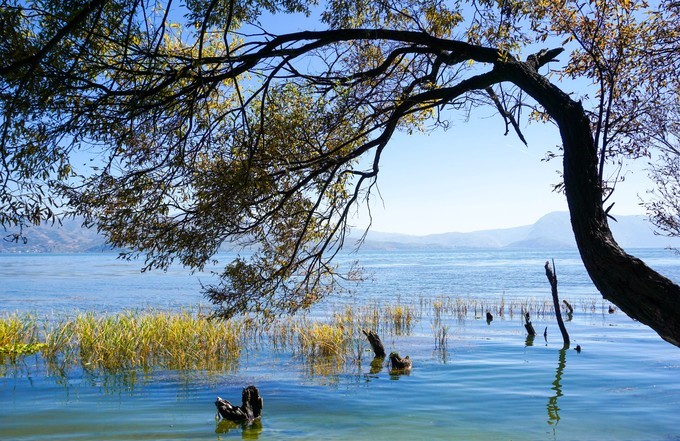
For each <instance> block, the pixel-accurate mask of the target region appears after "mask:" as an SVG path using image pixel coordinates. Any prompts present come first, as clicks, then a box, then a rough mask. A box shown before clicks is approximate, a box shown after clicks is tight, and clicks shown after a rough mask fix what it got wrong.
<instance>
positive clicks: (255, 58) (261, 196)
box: [0, 0, 678, 317]
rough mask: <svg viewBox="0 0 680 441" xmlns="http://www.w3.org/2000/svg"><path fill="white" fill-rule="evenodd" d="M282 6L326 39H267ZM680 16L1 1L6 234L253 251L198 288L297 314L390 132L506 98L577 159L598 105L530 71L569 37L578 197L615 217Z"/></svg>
mask: <svg viewBox="0 0 680 441" xmlns="http://www.w3.org/2000/svg"><path fill="white" fill-rule="evenodd" d="M287 14H291V16H293V17H295V16H299V15H300V14H302V15H309V14H315V16H317V17H319V20H320V21H319V25H320V26H322V27H323V29H322V30H307V31H295V32H288V33H281V34H276V33H274V32H273V31H271V30H268V28H269V27H270V26H274V25H273V23H276V22H277V21H279V20H281V18H279V17H280V16H286V17H287V16H288V15H287ZM677 14H678V5H677V4H676V3H673V2H669V1H666V2H662V3H661V4H660V5H659V7H658V8H652V7H650V6H648V5H647V4H646V3H644V2H635V1H627V0H618V1H604V0H603V1H591V2H585V1H566V2H550V1H539V2H522V1H513V0H502V1H501V0H473V1H471V2H469V3H461V2H454V1H450V2H448V1H440V0H424V1H422V0H379V1H373V0H360V1H353V2H348V1H346V0H330V1H328V2H326V3H324V4H322V5H317V4H316V3H314V2H306V1H303V0H299V1H294V0H283V1H278V0H271V1H269V0H261V1H260V0H240V1H239V0H231V1H218V0H192V1H187V2H186V3H185V4H183V5H176V4H174V3H172V2H167V3H159V2H156V1H153V2H152V1H149V0H134V1H117V0H91V1H89V2H87V1H67V2H61V1H59V2H57V1H48V0H43V1H19V0H12V1H10V0H4V1H3V2H2V6H1V7H0V24H1V25H2V29H3V31H2V33H3V39H1V40H0V56H1V57H2V60H3V61H2V64H1V65H0V94H1V99H0V105H1V106H2V115H3V120H2V134H1V138H0V149H1V150H2V158H3V163H2V167H0V170H1V173H2V174H1V177H2V187H1V188H0V201H1V202H0V206H1V207H2V213H3V214H2V217H1V218H0V224H2V225H3V226H5V227H6V228H8V227H18V228H19V229H21V227H22V226H25V225H28V224H31V223H38V222H41V221H45V220H50V219H53V218H54V217H55V213H56V211H55V210H57V207H59V206H60V204H63V206H64V207H65V209H66V210H67V211H70V212H71V213H75V214H79V215H83V216H84V217H85V219H86V223H87V224H89V225H96V227H97V228H98V229H99V230H100V231H102V232H103V233H104V234H106V236H107V238H108V240H109V241H110V243H111V244H112V245H114V246H117V247H120V248H124V249H128V250H130V251H129V253H128V254H127V255H128V256H134V255H137V254H143V255H144V256H145V259H146V264H145V268H165V267H167V266H168V265H169V264H170V263H171V262H172V261H174V260H178V261H179V262H180V263H182V264H183V265H186V266H189V267H191V268H196V269H202V268H204V267H205V265H206V264H208V263H209V262H211V261H212V260H213V259H214V258H215V255H216V253H217V251H218V250H219V248H220V247H221V246H224V245H236V246H246V245H256V246H257V248H256V251H255V252H254V253H253V255H252V256H251V257H247V258H238V259H237V260H235V261H234V262H231V263H229V264H228V265H226V267H225V269H224V272H223V273H222V279H221V280H222V282H221V283H219V284H218V285H216V286H210V287H207V288H206V294H207V295H208V296H209V298H210V299H211V300H212V301H213V302H214V303H215V304H216V305H217V307H218V309H217V311H216V314H217V315H220V316H225V317H228V316H230V315H232V314H234V313H238V312H257V313H261V314H265V315H267V314H275V313H279V312H294V311H296V310H298V309H300V308H306V307H308V306H310V305H311V304H313V303H314V302H316V301H318V300H319V299H320V298H322V297H323V296H324V295H326V294H327V293H328V292H330V290H332V289H333V288H334V284H335V283H336V282H338V281H339V280H342V277H343V274H339V273H338V271H337V268H336V267H335V266H334V265H333V263H332V258H333V256H334V255H335V254H336V253H337V252H338V251H339V250H340V249H341V248H342V246H343V244H344V239H345V236H346V234H347V232H348V229H349V227H350V222H351V216H352V213H353V210H355V208H356V206H357V204H359V203H361V202H364V201H366V200H367V199H368V198H370V197H371V194H372V193H371V191H372V189H373V188H374V185H375V183H376V179H377V177H378V172H379V165H380V158H381V155H382V153H383V151H384V149H385V148H386V146H387V145H388V142H389V140H390V138H391V137H392V136H393V134H394V133H395V132H397V131H409V132H412V131H430V130H436V129H438V128H445V127H446V126H447V125H448V124H447V121H448V118H450V115H452V114H453V113H455V112H454V111H462V112H469V111H470V110H471V109H472V108H474V107H478V106H492V108H493V109H496V110H497V111H498V113H499V115H500V117H501V118H502V119H503V120H504V121H505V123H506V126H507V128H508V131H509V130H510V129H512V130H514V131H515V132H516V133H517V134H518V135H519V136H520V137H522V133H521V125H520V121H521V118H522V117H523V115H524V116H526V115H531V116H533V117H534V118H538V119H552V120H553V121H555V122H556V123H557V124H558V126H560V130H561V133H562V137H563V141H564V142H565V153H566V149H567V145H568V144H569V145H571V144H574V143H575V141H573V140H571V141H570V139H571V138H574V136H575V135H572V134H570V132H569V127H566V126H567V125H569V124H571V125H572V126H573V125H576V126H578V127H580V126H581V125H582V122H581V121H580V120H578V118H577V119H576V120H572V119H571V118H572V116H573V115H577V116H578V115H579V114H581V113H584V111H583V108H582V107H580V106H579V105H578V103H576V102H575V101H574V100H572V99H570V98H569V97H568V96H567V95H565V94H564V93H562V92H561V91H560V90H559V89H557V88H555V87H554V86H553V85H551V84H550V83H548V82H547V80H546V79H545V78H544V77H543V76H542V75H540V74H539V73H538V71H539V69H542V68H544V66H546V65H547V64H548V63H550V62H555V60H556V58H555V57H556V56H557V55H558V54H560V53H561V52H562V50H563V49H562V48H561V47H556V46H560V45H564V46H565V47H567V48H570V50H571V53H570V54H569V57H568V60H567V61H565V62H563V63H561V64H559V65H557V63H552V64H551V66H552V70H553V74H557V75H558V76H557V78H558V79H559V78H561V79H563V80H564V79H567V78H571V79H574V80H575V81H577V82H578V81H580V82H582V83H581V84H584V85H585V86H584V88H583V90H584V91H587V92H584V93H583V94H581V96H580V99H581V101H582V102H583V103H584V104H585V105H586V107H587V109H588V110H587V112H585V113H584V114H587V115H588V116H589V121H588V123H587V124H586V132H587V133H586V135H587V137H590V133H591V132H590V129H591V127H592V133H593V136H592V137H590V138H588V139H586V138H583V139H586V144H588V145H590V144H591V143H592V144H593V146H594V148H596V149H597V152H592V153H593V158H595V160H596V161H597V158H598V157H599V158H600V159H599V164H600V165H599V168H598V171H599V175H598V176H596V177H595V178H593V179H591V180H590V181H589V184H588V185H590V187H588V191H586V192H585V193H583V194H587V197H588V198H590V199H589V202H588V203H589V204H590V206H593V207H595V208H596V209H597V210H601V208H602V204H603V203H604V201H605V200H606V197H607V195H606V194H605V195H604V196H603V195H602V189H603V188H604V189H605V190H606V189H607V188H606V186H603V185H602V182H604V181H606V179H605V176H604V170H605V169H604V164H605V160H607V159H610V158H619V157H620V155H622V154H625V155H630V156H640V155H645V154H647V152H648V149H649V148H651V147H652V146H653V145H652V143H650V142H649V138H650V133H654V135H655V136H657V138H662V137H664V136H667V128H666V127H665V126H664V125H663V124H662V123H659V121H663V118H662V119H659V117H660V115H662V114H663V111H664V110H663V109H664V106H671V105H673V104H674V103H675V104H677V99H678V95H677V91H678V87H677V75H675V73H676V72H677V60H678V57H677V47H678V46H677V39H678V36H677V32H678V31H677V29H678V26H677ZM545 44H550V45H552V46H553V49H549V50H548V49H545V50H541V51H537V49H536V48H537V47H538V46H537V45H545ZM523 60H524V61H523ZM664 60H665V61H664ZM668 60H670V61H668ZM556 65H557V66H556ZM674 66H675V67H674ZM577 82H576V83H574V84H578V83H577ZM591 84H594V87H591ZM590 94H592V96H590ZM527 107H528V108H529V109H530V110H531V112H528V111H524V112H523V109H526V108H527ZM566 108H569V109H570V111H571V113H570V114H568V115H567V114H566V113H565V112H566V110H565V109H566ZM673 109H674V110H677V106H676V107H674V108H673ZM651 122H654V124H655V125H654V126H652V124H651ZM572 128H573V127H572ZM579 130H580V128H579ZM576 132H578V133H581V132H579V131H578V130H575V131H574V133H576ZM570 137H571V138H570ZM568 138H569V139H568ZM522 139H523V137H522ZM574 139H575V138H574ZM581 141H582V140H580V141H579V142H581ZM576 144H578V143H576ZM577 147H578V146H576V145H575V147H573V148H577ZM582 148H583V149H585V150H586V151H587V152H588V154H590V153H591V152H590V150H589V149H590V147H588V146H583V147H582ZM588 158H589V157H588ZM564 160H565V171H566V169H567V168H568V166H570V165H568V164H567V162H568V158H567V156H566V154H565V159H564ZM582 161H585V163H586V164H589V163H588V161H590V159H586V160H582ZM83 162H85V165H83ZM588 166H589V165H588ZM570 167H571V166H570ZM578 167H579V166H578V165H576V163H575V164H574V165H573V168H578ZM565 185H566V186H568V185H572V187H574V186H577V185H580V184H570V183H569V182H568V180H566V177H565ZM568 193H569V191H568ZM591 196H592V197H591ZM591 199H592V200H591ZM571 206H572V205H571V204H570V207H571ZM572 213H573V209H572ZM592 213H593V214H592V216H594V217H597V216H599V214H598V213H599V211H593V212H592ZM601 222H604V225H603V228H607V227H606V219H602V220H601ZM579 231H580V230H579V227H578V226H577V225H575V232H576V233H577V238H578V236H579ZM607 231H608V230H607ZM583 234H585V232H583ZM588 240H589V239H588ZM584 241H587V240H586V239H584ZM584 243H585V242H584ZM584 247H585V245H584ZM583 253H584V251H583V250H582V254H583ZM584 260H587V259H586V258H585V257H584ZM344 276H345V277H347V276H349V275H347V274H345V275H344ZM596 284H597V283H596ZM598 287H599V286H598Z"/></svg>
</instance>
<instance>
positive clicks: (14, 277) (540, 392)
mask: <svg viewBox="0 0 680 441" xmlns="http://www.w3.org/2000/svg"><path fill="white" fill-rule="evenodd" d="M634 254H636V255H638V256H640V257H642V258H643V259H644V260H645V261H646V262H648V263H649V264H650V265H651V266H652V267H654V268H656V269H658V270H660V271H661V272H662V273H664V274H666V275H668V276H669V277H671V278H672V279H674V280H680V260H679V259H678V258H677V257H675V256H674V255H673V254H672V253H669V252H667V251H662V250H657V251H652V250H636V252H635V253H634ZM355 257H356V258H359V260H360V261H361V262H362V263H363V265H364V267H365V269H366V272H367V275H369V276H370V277H369V279H370V281H369V282H367V283H365V284H363V285H361V286H359V287H357V288H356V289H355V292H354V293H353V294H350V295H345V296H343V297H341V298H333V299H329V300H328V301H327V303H326V304H325V305H320V307H319V308H318V310H317V311H316V315H317V316H319V317H322V316H323V315H324V314H325V313H326V312H327V311H328V310H330V309H332V308H333V306H334V305H336V306H337V305H338V304H342V303H347V302H356V303H358V304H361V303H362V302H382V301H384V302H391V303H394V302H396V301H400V302H418V301H419V300H418V299H419V298H436V297H442V298H444V297H452V298H456V297H471V298H484V299H496V301H498V299H500V298H505V299H506V300H507V301H508V302H510V301H512V300H513V299H519V300H526V299H538V300H542V299H548V298H549V295H550V291H549V286H548V284H547V280H546V279H545V274H544V269H543V264H544V263H545V260H546V259H547V258H554V259H555V263H556V266H557V275H558V278H559V283H560V286H559V288H560V294H561V297H562V298H568V299H571V300H572V301H574V302H578V304H582V305H589V306H588V307H587V308H586V307H583V308H577V310H576V312H575V314H574V317H573V320H572V321H571V322H569V323H567V327H568V329H569V332H570V335H571V337H572V341H573V345H575V344H579V345H581V347H582V348H583V351H582V352H581V353H577V352H576V351H574V350H566V351H563V350H561V347H562V344H561V340H560V338H559V331H558V329H557V326H556V325H555V323H554V317H552V316H549V315H546V316H543V317H536V318H534V326H535V327H536V329H537V330H538V331H539V333H542V330H543V329H544V328H545V327H547V328H548V339H547V341H546V340H544V338H543V336H542V335H540V336H538V337H536V339H535V340H534V341H533V342H528V341H527V338H526V332H525V331H524V328H523V326H522V322H521V318H520V316H519V314H515V315H514V316H513V317H510V316H509V314H505V317H503V318H500V317H498V316H497V317H496V319H495V320H494V321H493V322H492V323H491V324H490V325H487V323H486V321H484V320H481V319H475V317H474V314H472V315H470V316H469V318H468V319H466V320H458V319H456V318H454V317H448V318H446V320H447V321H446V324H447V325H449V326H450V329H449V339H448V346H447V348H446V349H445V350H435V345H434V337H433V331H432V322H431V320H430V319H429V318H427V317H423V318H422V319H421V321H420V322H419V323H418V325H417V326H416V327H415V328H414V330H413V332H412V333H411V334H409V335H406V336H383V341H384V343H385V346H386V347H387V348H388V350H390V349H392V348H394V349H398V350H399V352H400V353H402V354H409V355H410V356H411V358H412V359H413V362H414V368H413V370H412V371H411V373H410V375H402V376H391V375H390V374H389V373H388V372H387V370H386V369H383V370H382V371H380V372H378V373H371V372H370V360H369V359H368V354H367V355H366V357H365V358H366V359H365V360H362V361H359V362H348V363H347V365H346V366H344V367H343V368H342V369H339V370H336V371H333V372H332V373H325V374H322V373H318V372H317V373H314V372H311V371H310V369H309V366H306V365H305V364H304V363H302V362H300V360H298V359H296V358H295V357H292V356H291V355H290V354H272V353H269V352H267V351H255V350H251V351H248V352H247V353H245V354H244V355H243V356H242V357H241V359H240V360H239V363H238V365H237V366H236V367H235V368H234V369H233V370H232V371H229V372H222V371H218V372H203V371H199V372H196V371H192V372H176V371H158V370H155V371H151V372H136V371H133V372H128V373H126V374H121V375H106V374H102V373H98V374H97V373H87V372H83V371H81V370H73V371H70V372H67V373H66V375H65V376H64V375H58V374H57V373H55V372H50V371H48V370H46V369H45V366H44V365H43V363H42V361H41V360H40V358H39V357H37V356H30V357H26V358H24V359H23V360H22V362H21V363H19V364H17V365H10V366H5V367H3V368H0V439H1V440H72V439H73V440H144V439H148V440H183V439H191V440H193V439H207V440H219V439H234V438H236V439H238V438H246V439H272V440H278V439H283V440H286V439H290V440H299V439H300V440H316V439H331V440H336V439H337V440H353V439H384V440H419V439H424V440H425V439H460V440H468V439H471V440H476V439H480V440H496V439H501V440H502V439H507V440H510V439H513V440H523V439H536V440H554V439H561V440H572V439H574V440H582V439H603V440H609V439H620V440H657V439H658V440H672V439H680V416H678V415H679V414H678V409H679V408H680V350H679V349H678V348H676V347H674V346H671V345H669V344H667V343H665V342H663V341H662V340H661V339H660V338H659V337H658V336H656V334H655V333H654V332H653V331H650V330H649V329H648V328H646V327H644V326H642V325H640V324H638V323H636V322H634V321H632V320H630V319H628V318H627V317H625V316H624V315H623V314H621V313H620V312H617V313H615V314H609V313H607V310H606V308H607V305H606V304H605V303H603V302H602V301H601V300H600V299H599V297H598V296H597V293H596V292H595V289H594V287H593V286H592V284H591V283H590V281H589V279H588V278H587V276H586V274H585V271H584V270H583V267H582V266H581V263H580V260H579V259H578V255H577V254H576V252H575V251H555V252H550V253H546V252H543V251H542V252H524V251H522V252H519V251H496V250H494V251H456V252H451V251H450V252H412V253H407V252H377V251H376V252H363V253H361V254H360V255H359V256H352V258H355ZM0 280H1V281H2V287H0V310H1V311H16V310H18V311H33V312H36V313H37V314H38V315H45V316H49V315H52V314H59V313H72V312H73V311H74V310H87V311H91V310H94V311H100V312H110V311H119V310H123V309H129V308H136V307H142V308H143V307H147V306H153V307H158V308H164V309H168V308H170V309H173V308H184V307H193V306H195V305H197V304H198V303H200V302H201V301H202V298H201V295H200V293H199V289H200V285H199V280H200V281H202V282H206V281H210V276H209V275H208V274H202V275H195V274H194V275H191V274H189V273H188V272H186V271H184V270H182V269H179V268H176V269H171V270H170V271H168V272H167V273H149V274H139V271H138V264H135V263H134V262H132V263H130V262H121V261H118V260H116V259H115V256H113V255H107V254H102V255H98V254H89V255H0ZM529 344H531V345H529ZM247 384H255V385H257V386H258V388H259V389H260V392H261V394H262V395H263V397H264V400H265V408H264V417H263V419H262V421H261V423H260V424H256V425H254V426H252V427H246V428H244V427H241V426H238V425H232V424H230V423H224V422H222V423H218V422H216V421H215V419H214V412H215V408H214V405H213V401H214V400H215V396H217V395H220V396H222V397H225V398H228V399H231V400H232V401H239V399H240V398H239V397H240V391H241V388H242V387H244V386H245V385H247Z"/></svg>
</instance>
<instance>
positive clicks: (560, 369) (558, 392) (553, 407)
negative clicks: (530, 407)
mask: <svg viewBox="0 0 680 441" xmlns="http://www.w3.org/2000/svg"><path fill="white" fill-rule="evenodd" d="M567 349H568V348H567V347H563V348H562V349H560V351H559V360H558V363H557V370H556V371H555V381H553V383H552V385H553V387H552V388H551V389H552V390H553V391H555V395H553V396H552V397H550V399H549V400H548V404H547V406H546V408H547V409H548V424H549V425H551V426H553V435H555V426H557V423H559V421H560V408H559V406H558V405H557V399H558V398H559V397H561V396H562V395H563V394H562V374H563V373H564V368H565V366H566V365H567Z"/></svg>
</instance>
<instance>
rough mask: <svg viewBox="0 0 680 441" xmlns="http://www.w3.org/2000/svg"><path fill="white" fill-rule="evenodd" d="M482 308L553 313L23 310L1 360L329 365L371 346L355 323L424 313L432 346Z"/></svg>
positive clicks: (399, 325)
mask: <svg viewBox="0 0 680 441" xmlns="http://www.w3.org/2000/svg"><path fill="white" fill-rule="evenodd" d="M571 303H572V305H574V309H575V310H577V311H579V310H580V311H582V312H583V313H584V314H588V313H591V314H594V313H598V312H602V313H604V311H606V310H607V306H608V304H606V303H605V302H603V301H599V302H598V300H596V299H592V298H588V299H581V300H580V301H571ZM486 311H489V312H491V313H493V314H494V315H495V316H496V317H498V318H500V319H502V320H507V319H508V318H509V319H513V318H514V316H515V315H517V319H518V320H521V313H522V312H523V311H527V312H529V313H530V314H531V315H532V317H540V316H542V315H546V314H554V311H553V307H552V302H551V301H548V300H535V299H526V300H521V299H510V300H508V299H505V297H502V298H501V299H495V300H488V299H475V298H451V297H437V298H430V299H424V298H420V299H418V300H416V301H414V302H412V303H407V302H402V301H401V300H399V301H398V302H397V303H396V304H378V303H374V304H368V305H366V304H364V305H359V306H357V305H352V306H350V305H346V306H342V307H340V308H338V309H337V310H336V311H335V312H334V313H332V314H330V315H329V316H327V317H325V318H322V319H312V318H310V317H307V316H302V317H294V318H282V319H279V320H278V321H276V322H274V323H267V324H264V325H263V324H258V322H257V321H256V320H255V319H253V318H247V317H245V318H240V319H235V320H229V321H218V320H208V319H206V317H205V315H204V314H202V313H201V311H200V310H198V311H180V312H167V311H156V310H146V311H125V312H122V313H119V314H111V315H103V314H95V313H85V314H79V315H77V316H75V317H57V318H49V319H46V318H43V319H40V320H39V319H38V318H36V317H35V316H33V315H30V314H23V315H19V314H8V315H6V316H5V317H1V318H0V363H6V362H7V361H10V362H14V361H15V360H16V358H17V357H19V356H21V355H27V354H30V353H35V352H40V353H41V354H42V356H43V357H44V359H45V360H46V361H47V362H48V363H49V364H50V366H55V367H56V369H59V370H61V371H65V370H67V369H68V367H69V366H81V367H82V368H83V369H84V370H86V371H96V370H103V371H106V372H120V371H129V370H131V369H138V368H141V369H150V368H154V367H160V368H167V369H175V370H206V371H213V370H225V369H230V368H231V367H233V366H234V365H235V364H236V363H238V359H239V356H240V354H241V352H242V351H243V350H245V349H246V348H247V349H250V350H257V349H258V348H260V347H263V348H266V349H267V350H274V351H288V352H290V353H292V354H293V355H295V356H298V357H299V358H301V359H302V360H303V361H304V362H305V366H306V367H307V369H308V370H309V371H310V372H329V373H330V372H336V371H337V370H338V369H341V368H342V366H344V365H345V363H346V362H351V361H358V360H360V359H361V358H362V356H363V354H364V353H365V351H366V350H367V349H368V344H367V342H366V339H365V337H364V336H363V334H362V332H361V330H362V329H371V330H374V331H375V332H377V333H378V334H379V335H381V336H383V337H389V336H404V335H409V334H410V333H411V332H412V331H413V329H414V326H415V324H416V323H418V322H419V321H420V320H421V319H422V318H423V317H428V318H429V319H430V323H431V326H430V329H431V332H432V337H433V340H434V348H433V349H435V350H439V351H445V350H446V349H447V346H448V338H449V336H450V327H449V326H448V324H447V320H452V319H453V320H456V319H457V320H466V319H470V318H474V319H479V318H482V317H483V316H484V315H485V313H486Z"/></svg>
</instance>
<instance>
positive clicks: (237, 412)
mask: <svg viewBox="0 0 680 441" xmlns="http://www.w3.org/2000/svg"><path fill="white" fill-rule="evenodd" d="M241 400H242V402H243V403H242V404H241V406H238V407H237V406H234V405H233V404H231V403H230V402H229V401H227V400H225V399H223V398H220V397H217V401H215V406H216V407H217V412H218V414H219V415H220V417H222V418H224V419H225V420H229V421H237V422H243V421H253V420H255V419H257V418H260V416H262V407H263V405H264V400H263V399H262V397H261V396H260V392H259V391H258V390H257V388H256V387H255V386H252V385H251V386H248V387H244V388H243V393H242V394H241Z"/></svg>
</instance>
